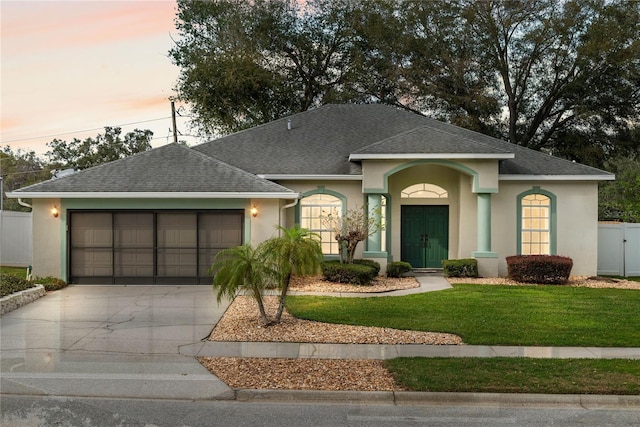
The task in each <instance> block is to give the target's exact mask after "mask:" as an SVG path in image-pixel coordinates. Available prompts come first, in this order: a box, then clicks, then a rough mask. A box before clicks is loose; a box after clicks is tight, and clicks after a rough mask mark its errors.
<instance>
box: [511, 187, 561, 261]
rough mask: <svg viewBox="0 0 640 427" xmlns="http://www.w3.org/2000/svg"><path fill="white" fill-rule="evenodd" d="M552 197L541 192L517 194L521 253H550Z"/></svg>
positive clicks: (552, 235) (552, 237) (552, 248)
mask: <svg viewBox="0 0 640 427" xmlns="http://www.w3.org/2000/svg"><path fill="white" fill-rule="evenodd" d="M553 204H554V198H553V197H552V196H551V195H547V194H544V193H542V192H532V193H529V194H526V193H524V195H521V196H519V209H518V210H519V215H520V218H519V224H520V230H519V243H520V248H519V250H520V254H522V255H552V254H553V253H554V252H555V244H554V238H555V236H554V234H555V233H554V232H553V231H554V224H553V221H554V216H555V215H553V212H554V206H553Z"/></svg>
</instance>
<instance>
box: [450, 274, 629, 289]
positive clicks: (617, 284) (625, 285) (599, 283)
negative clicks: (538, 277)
mask: <svg viewBox="0 0 640 427" xmlns="http://www.w3.org/2000/svg"><path fill="white" fill-rule="evenodd" d="M447 280H448V281H449V283H452V284H455V283H469V284H478V285H510V286H531V285H532V284H531V283H523V282H516V281H515V280H511V279H508V278H506V277H482V278H471V277H449V278H447ZM558 286H576V287H586V288H613V289H637V290H640V282H634V281H632V280H624V279H613V278H609V277H599V276H591V277H589V276H572V277H570V278H569V281H568V282H567V283H565V284H564V285H558Z"/></svg>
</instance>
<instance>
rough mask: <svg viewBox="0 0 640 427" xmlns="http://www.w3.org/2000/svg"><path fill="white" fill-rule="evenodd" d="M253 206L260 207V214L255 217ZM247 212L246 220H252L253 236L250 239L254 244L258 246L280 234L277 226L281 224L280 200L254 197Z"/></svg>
mask: <svg viewBox="0 0 640 427" xmlns="http://www.w3.org/2000/svg"><path fill="white" fill-rule="evenodd" d="M252 206H255V207H256V209H258V215H257V216H256V217H255V218H254V217H252V216H251V213H250V212H251V207H252ZM245 212H246V213H247V215H246V216H245V221H249V222H250V227H249V228H250V230H251V237H250V240H249V241H250V243H251V245H252V246H257V245H258V244H260V243H262V242H264V241H265V240H267V239H270V238H271V237H276V236H278V229H277V228H276V226H277V225H281V224H280V201H279V200H278V199H254V200H252V201H251V205H250V206H248V207H247V208H246V210H245ZM245 240H246V239H245Z"/></svg>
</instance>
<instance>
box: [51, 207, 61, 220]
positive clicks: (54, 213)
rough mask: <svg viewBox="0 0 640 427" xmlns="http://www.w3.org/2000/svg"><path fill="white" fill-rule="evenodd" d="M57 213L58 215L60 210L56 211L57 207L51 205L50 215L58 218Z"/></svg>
mask: <svg viewBox="0 0 640 427" xmlns="http://www.w3.org/2000/svg"><path fill="white" fill-rule="evenodd" d="M58 215H60V212H59V211H58V208H57V207H55V206H54V207H52V208H51V216H53V217H54V218H58Z"/></svg>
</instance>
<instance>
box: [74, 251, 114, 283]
mask: <svg viewBox="0 0 640 427" xmlns="http://www.w3.org/2000/svg"><path fill="white" fill-rule="evenodd" d="M112 255H113V254H112V251H111V249H99V248H77V249H73V250H72V251H71V258H72V259H73V264H72V268H71V275H72V276H77V277H90V276H101V277H102V276H112V275H113V257H112Z"/></svg>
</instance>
